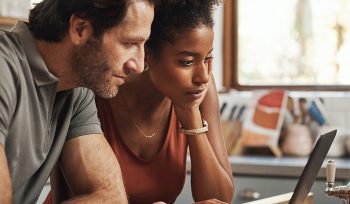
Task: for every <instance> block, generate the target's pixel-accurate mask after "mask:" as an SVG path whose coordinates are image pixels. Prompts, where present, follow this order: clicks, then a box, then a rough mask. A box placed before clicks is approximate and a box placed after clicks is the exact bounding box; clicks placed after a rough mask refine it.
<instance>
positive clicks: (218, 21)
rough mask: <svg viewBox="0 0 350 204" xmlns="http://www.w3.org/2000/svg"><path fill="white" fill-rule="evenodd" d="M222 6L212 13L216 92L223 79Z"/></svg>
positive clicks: (220, 86) (220, 87)
mask: <svg viewBox="0 0 350 204" xmlns="http://www.w3.org/2000/svg"><path fill="white" fill-rule="evenodd" d="M223 17H224V6H223V3H222V4H221V5H220V6H219V7H218V8H217V9H216V10H215V12H214V21H215V25H214V33H215V35H214V50H213V54H214V61H213V74H214V78H215V82H216V87H217V89H218V90H220V89H222V87H223V86H222V83H223V81H222V80H223V77H222V73H223V72H222V69H223V64H224V63H223V61H224V60H223V57H224V56H223V50H224V48H223V37H224V32H223V28H224V21H223Z"/></svg>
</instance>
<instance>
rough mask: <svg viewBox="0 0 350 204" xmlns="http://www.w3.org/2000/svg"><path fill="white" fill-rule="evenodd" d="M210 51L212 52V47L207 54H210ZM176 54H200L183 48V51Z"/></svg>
mask: <svg viewBox="0 0 350 204" xmlns="http://www.w3.org/2000/svg"><path fill="white" fill-rule="evenodd" d="M211 52H213V48H212V49H211V50H210V51H209V52H208V54H210V53H211ZM177 55H188V56H198V55H200V54H199V53H197V52H191V51H187V50H184V51H181V52H179V53H177Z"/></svg>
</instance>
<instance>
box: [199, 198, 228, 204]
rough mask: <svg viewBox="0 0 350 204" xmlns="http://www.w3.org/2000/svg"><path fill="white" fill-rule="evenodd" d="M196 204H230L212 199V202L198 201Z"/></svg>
mask: <svg viewBox="0 0 350 204" xmlns="http://www.w3.org/2000/svg"><path fill="white" fill-rule="evenodd" d="M194 204H228V203H226V202H223V201H220V200H218V199H215V198H212V199H210V200H202V201H198V202H195V203H194Z"/></svg>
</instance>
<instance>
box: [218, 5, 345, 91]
mask: <svg viewBox="0 0 350 204" xmlns="http://www.w3.org/2000/svg"><path fill="white" fill-rule="evenodd" d="M237 10H238V0H228V1H224V19H223V20H224V31H223V33H224V40H223V42H224V43H223V51H224V53H223V62H224V66H223V86H224V88H225V89H230V88H234V89H237V90H242V91H245V90H254V89H286V90H295V91H350V86H349V85H324V86H320V85H278V84H276V85H268V86H266V85H261V86H250V85H242V84H239V81H238V55H237V54H238V32H237V28H238V15H237V14H238V12H237ZM349 57H350V54H349ZM349 80H350V76H349Z"/></svg>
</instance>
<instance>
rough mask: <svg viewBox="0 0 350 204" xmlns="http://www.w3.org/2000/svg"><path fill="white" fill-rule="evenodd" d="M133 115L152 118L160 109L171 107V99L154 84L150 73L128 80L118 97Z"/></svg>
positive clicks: (134, 76) (131, 77) (133, 76)
mask: <svg viewBox="0 0 350 204" xmlns="http://www.w3.org/2000/svg"><path fill="white" fill-rule="evenodd" d="M116 100H118V101H119V103H124V104H121V105H124V107H125V108H126V109H127V110H128V112H130V113H131V114H133V113H135V112H136V113H137V114H141V115H142V116H143V117H147V116H149V117H152V115H153V114H154V113H156V112H159V109H163V108H164V107H168V106H170V101H169V99H168V98H167V97H166V96H164V95H163V94H162V93H161V92H160V91H159V90H158V89H157V88H156V87H155V86H154V85H153V83H152V80H151V79H150V77H149V74H148V73H143V74H137V75H136V74H135V75H132V76H130V78H128V80H127V83H125V84H124V85H123V86H122V87H121V88H120V90H119V93H118V95H117V97H116Z"/></svg>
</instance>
